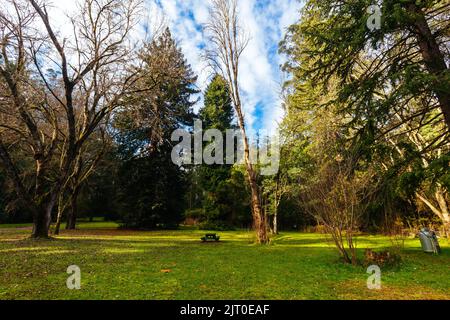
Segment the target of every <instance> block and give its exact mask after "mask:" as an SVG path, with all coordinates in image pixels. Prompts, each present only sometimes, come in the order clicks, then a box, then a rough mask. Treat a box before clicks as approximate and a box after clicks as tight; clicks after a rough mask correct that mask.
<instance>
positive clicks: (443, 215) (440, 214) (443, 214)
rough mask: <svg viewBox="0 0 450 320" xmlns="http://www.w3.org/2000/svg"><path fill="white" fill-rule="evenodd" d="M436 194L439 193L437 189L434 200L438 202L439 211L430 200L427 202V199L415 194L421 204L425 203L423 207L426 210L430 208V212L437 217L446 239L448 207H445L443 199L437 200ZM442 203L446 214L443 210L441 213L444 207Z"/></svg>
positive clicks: (449, 224)
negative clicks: (425, 207)
mask: <svg viewBox="0 0 450 320" xmlns="http://www.w3.org/2000/svg"><path fill="white" fill-rule="evenodd" d="M438 193H439V189H438V191H437V192H436V194H435V196H436V200H437V201H438V203H439V206H440V208H441V209H438V208H437V207H435V206H434V205H433V204H432V203H431V201H430V200H428V199H427V198H425V196H422V195H421V194H419V193H417V197H418V198H419V199H420V200H421V201H422V202H423V203H425V205H426V206H427V207H428V208H430V209H431V211H432V212H433V213H434V214H436V215H437V216H438V217H439V219H441V221H442V225H443V227H444V233H445V236H446V237H448V235H449V226H450V219H449V214H448V207H447V203H446V202H445V199H444V198H442V199H438V197H439V196H438ZM442 201H444V203H445V210H447V212H446V211H445V210H444V211H441V210H442V206H444V203H442Z"/></svg>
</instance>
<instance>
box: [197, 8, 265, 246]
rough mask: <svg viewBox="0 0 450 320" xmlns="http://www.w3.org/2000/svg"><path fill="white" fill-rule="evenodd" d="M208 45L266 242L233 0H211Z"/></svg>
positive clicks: (259, 234)
mask: <svg viewBox="0 0 450 320" xmlns="http://www.w3.org/2000/svg"><path fill="white" fill-rule="evenodd" d="M205 31H206V32H207V35H208V40H209V43H210V47H209V48H208V49H207V50H206V54H205V56H206V59H207V61H208V62H209V63H210V65H211V66H212V67H213V68H214V70H215V71H216V72H217V73H220V74H221V75H222V76H223V77H224V78H225V79H226V80H227V82H228V85H229V87H230V91H231V98H232V101H233V106H234V110H235V112H236V116H237V119H238V124H239V128H240V130H241V133H242V139H243V145H244V161H245V167H246V171H247V178H248V183H249V185H250V189H251V193H252V194H251V201H252V202H251V207H252V214H253V224H254V228H255V230H256V234H257V241H258V243H267V242H268V241H269V238H268V235H267V226H266V219H265V216H264V213H263V211H262V207H261V202H260V199H261V197H260V190H259V187H258V183H257V173H256V170H255V168H254V167H253V165H252V163H251V159H250V145H249V140H248V137H247V131H246V126H245V118H244V113H243V110H242V100H241V94H240V88H239V80H238V79H239V62H240V58H241V55H242V53H243V52H244V50H245V48H246V46H247V44H248V38H247V37H245V35H244V33H243V30H242V29H241V27H240V25H239V19H238V12H237V2H236V0H212V1H211V7H210V17H209V22H208V23H207V24H206V25H205Z"/></svg>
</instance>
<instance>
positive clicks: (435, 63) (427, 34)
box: [407, 3, 450, 129]
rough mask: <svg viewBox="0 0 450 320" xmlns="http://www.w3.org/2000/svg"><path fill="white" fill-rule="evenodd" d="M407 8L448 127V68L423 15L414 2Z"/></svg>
mask: <svg viewBox="0 0 450 320" xmlns="http://www.w3.org/2000/svg"><path fill="white" fill-rule="evenodd" d="M407 10H408V11H409V12H410V13H412V14H413V15H414V16H415V21H414V24H413V28H414V31H415V34H416V39H417V43H418V45H419V48H420V53H421V55H422V58H423V61H424V63H425V66H426V68H427V70H428V71H429V72H430V74H432V75H433V76H435V77H436V85H435V86H434V93H435V94H436V96H437V98H438V101H439V106H440V108H441V111H442V113H443V114H444V119H445V123H446V124H447V127H448V128H449V129H450V84H449V83H448V80H447V76H448V68H447V65H446V63H445V59H444V55H443V54H442V52H441V50H440V48H439V44H438V43H437V41H436V38H435V37H434V35H433V33H432V32H431V30H430V27H429V25H428V22H427V20H426V19H425V15H424V13H423V12H422V10H420V9H419V8H418V7H417V5H416V4H415V3H411V4H409V5H408V7H407Z"/></svg>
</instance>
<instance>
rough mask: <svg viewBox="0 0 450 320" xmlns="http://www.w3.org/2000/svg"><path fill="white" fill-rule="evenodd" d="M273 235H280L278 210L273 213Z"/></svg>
mask: <svg viewBox="0 0 450 320" xmlns="http://www.w3.org/2000/svg"><path fill="white" fill-rule="evenodd" d="M273 234H278V209H277V208H275V212H274V213H273Z"/></svg>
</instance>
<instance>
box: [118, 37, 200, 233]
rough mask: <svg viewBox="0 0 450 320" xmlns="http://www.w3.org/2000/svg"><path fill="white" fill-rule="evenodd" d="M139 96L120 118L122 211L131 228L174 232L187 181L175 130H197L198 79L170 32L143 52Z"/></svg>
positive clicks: (132, 98) (129, 102) (131, 99)
mask: <svg viewBox="0 0 450 320" xmlns="http://www.w3.org/2000/svg"><path fill="white" fill-rule="evenodd" d="M140 59H141V61H142V63H143V64H144V68H143V69H142V70H140V71H139V72H141V78H140V80H139V81H138V83H137V84H136V91H135V93H133V94H131V95H130V96H128V97H127V99H126V105H125V106H124V109H123V110H121V112H119V114H118V115H117V117H116V119H115V127H116V129H117V130H118V135H117V139H116V140H117V143H118V151H117V156H118V159H119V161H120V163H119V165H118V176H117V201H118V203H117V207H118V211H119V214H120V216H121V218H122V222H123V225H124V226H125V227H129V228H150V229H151V228H172V227H176V226H178V224H179V223H180V222H181V220H182V218H183V215H182V213H183V211H184V198H185V194H186V187H185V186H186V177H185V172H184V171H183V169H182V168H180V167H178V166H177V165H175V164H174V163H173V162H172V160H171V151H172V144H171V142H170V136H171V134H172V132H173V130H175V129H178V128H182V127H183V128H184V127H186V126H192V124H193V112H192V106H193V105H194V103H195V101H192V100H191V97H192V95H193V94H194V93H197V92H198V91H197V90H196V89H195V87H194V85H195V81H196V77H195V76H194V75H193V72H192V70H191V67H190V66H189V65H188V64H187V62H186V60H185V59H184V56H183V54H182V52H181V49H179V48H178V47H177V45H176V42H175V40H174V39H173V38H172V36H171V34H170V31H169V29H166V30H165V32H164V33H163V34H161V36H160V37H158V38H157V39H156V40H155V41H153V42H151V43H149V44H147V45H146V46H145V47H144V49H143V50H142V52H141V54H140Z"/></svg>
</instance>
